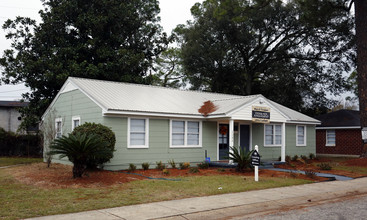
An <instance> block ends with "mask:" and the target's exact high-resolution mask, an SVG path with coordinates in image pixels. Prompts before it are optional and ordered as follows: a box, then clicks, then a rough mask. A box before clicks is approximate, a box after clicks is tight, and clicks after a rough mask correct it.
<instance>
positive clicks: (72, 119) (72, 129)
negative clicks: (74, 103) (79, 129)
mask: <svg viewBox="0 0 367 220" xmlns="http://www.w3.org/2000/svg"><path fill="white" fill-rule="evenodd" d="M76 120H79V126H80V125H81V124H82V121H81V119H80V116H79V115H77V116H73V117H72V118H71V131H74V129H75V127H74V121H76Z"/></svg>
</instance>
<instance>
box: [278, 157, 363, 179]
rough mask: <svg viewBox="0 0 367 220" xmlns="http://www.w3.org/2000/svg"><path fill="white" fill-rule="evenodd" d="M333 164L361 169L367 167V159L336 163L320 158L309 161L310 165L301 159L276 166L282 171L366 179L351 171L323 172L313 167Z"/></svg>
mask: <svg viewBox="0 0 367 220" xmlns="http://www.w3.org/2000/svg"><path fill="white" fill-rule="evenodd" d="M329 162H330V163H331V165H332V166H337V165H339V164H340V165H345V166H359V167H367V158H356V159H350V160H346V161H343V162H339V163H335V162H333V160H332V159H331V158H319V159H314V160H311V161H309V163H306V162H304V161H303V160H301V159H299V160H296V161H291V162H290V164H287V163H286V164H281V165H276V166H275V167H277V168H282V169H290V170H303V171H305V170H307V171H313V172H319V173H330V174H335V175H340V176H347V177H351V178H358V177H364V176H365V175H363V174H359V173H354V172H349V171H343V170H335V169H331V170H322V169H320V167H318V166H315V165H312V163H329Z"/></svg>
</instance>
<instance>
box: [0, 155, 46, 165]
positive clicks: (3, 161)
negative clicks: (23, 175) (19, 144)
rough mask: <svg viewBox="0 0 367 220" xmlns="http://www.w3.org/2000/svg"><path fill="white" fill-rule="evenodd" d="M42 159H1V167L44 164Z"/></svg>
mask: <svg viewBox="0 0 367 220" xmlns="http://www.w3.org/2000/svg"><path fill="white" fill-rule="evenodd" d="M42 161H43V159H42V158H26V157H0V167H4V166H11V165H16V164H28V163H39V162H42Z"/></svg>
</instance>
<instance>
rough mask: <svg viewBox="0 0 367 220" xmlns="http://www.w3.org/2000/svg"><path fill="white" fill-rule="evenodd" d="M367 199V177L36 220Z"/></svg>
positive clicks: (181, 214) (205, 213)
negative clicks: (364, 195) (356, 198)
mask: <svg viewBox="0 0 367 220" xmlns="http://www.w3.org/2000/svg"><path fill="white" fill-rule="evenodd" d="M361 194H366V195H367V177H366V178H359V179H354V180H348V181H331V182H321V183H313V184H305V185H298V186H290V187H281V188H273V189H265V190H257V191H249V192H242V193H231V194H223V195H215V196H206V197H195V198H188V199H181V200H172V201H165V202H155V203H148V204H141V205H132V206H123V207H117V208H110V209H102V210H94V211H87V212H80V213H74V214H65V215H54V216H45V217H40V218H33V219H39V220H64V219H65V220H66V219H67V220H70V219H78V220H83V219H88V220H93V219H106V220H108V219H180V220H183V219H230V218H236V217H251V216H252V215H253V214H255V213H257V214H259V213H263V214H265V213H269V212H274V211H277V210H280V209H291V208H297V207H298V208H299V207H306V206H312V205H317V204H320V203H323V202H330V201H336V200H337V199H343V198H346V197H351V196H353V195H361Z"/></svg>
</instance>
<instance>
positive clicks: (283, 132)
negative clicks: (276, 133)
mask: <svg viewBox="0 0 367 220" xmlns="http://www.w3.org/2000/svg"><path fill="white" fill-rule="evenodd" d="M280 159H281V162H285V123H283V124H282V148H281V157H280Z"/></svg>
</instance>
